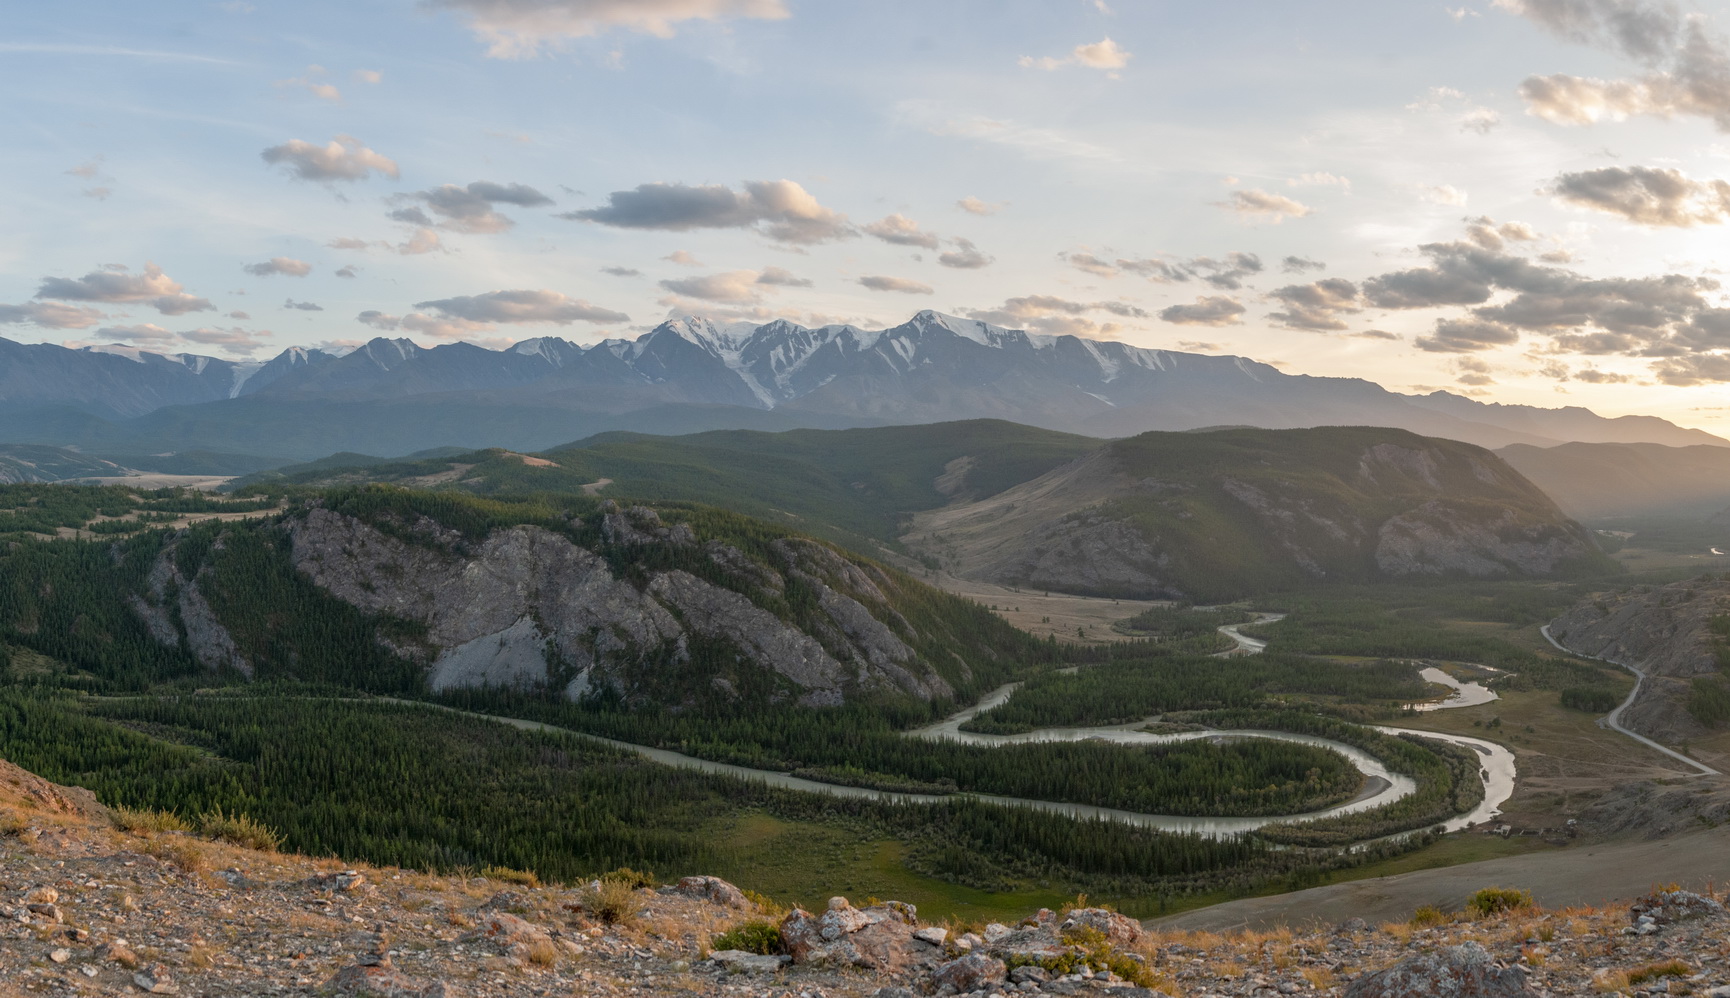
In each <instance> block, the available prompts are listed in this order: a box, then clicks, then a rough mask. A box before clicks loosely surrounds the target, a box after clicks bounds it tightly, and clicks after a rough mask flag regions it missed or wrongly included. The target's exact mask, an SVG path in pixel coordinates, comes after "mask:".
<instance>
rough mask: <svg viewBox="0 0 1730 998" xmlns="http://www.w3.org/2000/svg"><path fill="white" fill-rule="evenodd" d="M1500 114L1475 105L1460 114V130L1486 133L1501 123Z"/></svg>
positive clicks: (1480, 133)
mask: <svg viewBox="0 0 1730 998" xmlns="http://www.w3.org/2000/svg"><path fill="white" fill-rule="evenodd" d="M1501 123H1502V116H1501V115H1499V114H1497V113H1496V112H1495V111H1492V110H1490V109H1489V108H1487V107H1475V108H1472V109H1471V110H1470V111H1467V112H1466V113H1465V114H1462V115H1460V131H1462V132H1477V133H1478V134H1479V135H1488V134H1490V133H1491V132H1492V131H1494V130H1495V129H1496V127H1497V126H1499V125H1501Z"/></svg>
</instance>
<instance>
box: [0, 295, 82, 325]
mask: <svg viewBox="0 0 1730 998" xmlns="http://www.w3.org/2000/svg"><path fill="white" fill-rule="evenodd" d="M106 318H108V316H107V315H106V314H105V313H103V312H100V311H98V310H97V309H94V308H88V307H85V306H82V305H67V304H63V303H61V302H57V301H27V302H24V303H23V304H21V305H0V323H15V322H16V323H24V322H27V323H29V324H31V325H33V326H41V327H42V328H44V329H88V328H90V327H91V326H94V325H96V324H97V323H98V322H101V321H102V320H103V319H106Z"/></svg>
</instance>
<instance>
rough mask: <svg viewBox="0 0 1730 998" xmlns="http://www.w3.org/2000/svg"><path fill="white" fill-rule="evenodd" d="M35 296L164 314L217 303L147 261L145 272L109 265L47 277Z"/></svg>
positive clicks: (198, 309)
mask: <svg viewBox="0 0 1730 998" xmlns="http://www.w3.org/2000/svg"><path fill="white" fill-rule="evenodd" d="M36 297H38V298H59V299H62V300H64V301H99V302H108V303H111V304H126V305H148V306H150V307H151V308H154V309H156V310H157V311H158V312H161V313H162V314H163V315H185V314H186V313H187V312H208V311H212V310H213V309H215V307H216V306H214V305H212V304H210V302H209V300H207V299H204V298H199V297H196V296H194V295H189V294H187V293H186V291H185V289H184V288H183V287H182V286H181V284H180V283H179V282H178V281H175V280H174V279H173V278H171V277H169V276H168V275H167V274H164V273H163V272H162V268H161V267H158V266H157V265H156V264H154V263H147V264H145V265H144V272H143V273H142V274H132V273H128V272H126V268H124V267H119V268H118V269H116V268H114V267H109V268H105V269H102V270H93V271H91V272H90V273H88V274H85V275H84V276H83V277H76V278H74V277H45V278H43V279H42V286H41V287H39V288H37V289H36Z"/></svg>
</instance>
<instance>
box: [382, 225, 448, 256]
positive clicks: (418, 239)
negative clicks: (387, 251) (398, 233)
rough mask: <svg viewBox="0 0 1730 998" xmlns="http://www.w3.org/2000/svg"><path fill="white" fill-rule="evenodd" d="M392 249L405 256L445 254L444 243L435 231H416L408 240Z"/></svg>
mask: <svg viewBox="0 0 1730 998" xmlns="http://www.w3.org/2000/svg"><path fill="white" fill-rule="evenodd" d="M391 248H392V249H394V250H396V252H398V253H400V254H402V255H403V256H420V255H421V254H423V253H443V252H444V243H443V241H441V240H440V239H439V234H438V233H436V232H434V231H433V230H431V229H416V230H414V231H413V232H411V233H409V237H408V238H407V239H406V240H404V241H402V242H400V243H397V244H396V245H395V246H393V247H391Z"/></svg>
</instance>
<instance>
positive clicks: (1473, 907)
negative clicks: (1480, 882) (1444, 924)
mask: <svg viewBox="0 0 1730 998" xmlns="http://www.w3.org/2000/svg"><path fill="white" fill-rule="evenodd" d="M1535 906H1536V905H1535V903H1534V902H1533V901H1532V892H1531V891H1522V890H1519V889H1517V888H1514V887H1486V888H1484V889H1483V890H1481V891H1479V892H1477V893H1476V894H1473V895H1472V896H1471V897H1469V898H1467V899H1466V908H1467V909H1468V910H1470V911H1471V912H1472V913H1473V914H1475V915H1477V916H1478V917H1479V918H1487V917H1489V916H1491V915H1500V914H1502V913H1504V912H1509V911H1522V910H1524V909H1527V908H1532V907H1535Z"/></svg>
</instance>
